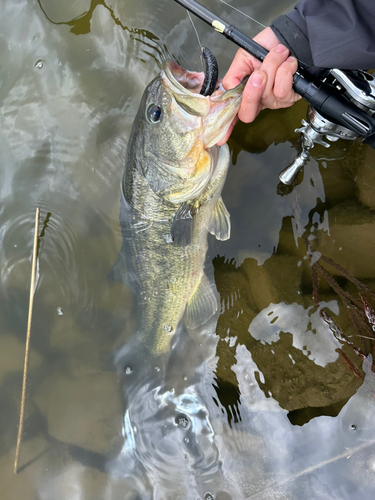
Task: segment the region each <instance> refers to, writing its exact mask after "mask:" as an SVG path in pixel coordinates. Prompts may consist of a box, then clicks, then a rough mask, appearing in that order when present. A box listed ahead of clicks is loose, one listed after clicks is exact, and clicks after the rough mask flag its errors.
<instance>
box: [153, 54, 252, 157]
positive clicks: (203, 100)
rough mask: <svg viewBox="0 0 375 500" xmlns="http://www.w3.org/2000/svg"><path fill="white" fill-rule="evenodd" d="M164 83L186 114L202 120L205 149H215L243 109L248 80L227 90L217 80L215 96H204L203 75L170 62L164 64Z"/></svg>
mask: <svg viewBox="0 0 375 500" xmlns="http://www.w3.org/2000/svg"><path fill="white" fill-rule="evenodd" d="M162 80H163V84H164V85H165V87H166V88H167V89H168V90H169V92H170V93H171V95H172V97H173V98H174V100H175V101H176V103H177V105H178V106H179V107H180V108H181V109H182V110H183V111H185V112H187V113H188V114H189V115H190V116H191V117H192V118H194V116H195V117H201V118H202V120H201V122H200V123H199V126H200V128H201V134H200V139H201V140H202V141H203V143H204V146H205V148H210V147H212V146H214V145H215V144H216V143H218V142H219V141H220V140H221V139H222V138H223V137H225V135H226V133H227V131H228V129H229V127H230V125H231V123H232V121H233V119H234V117H235V116H236V114H237V111H238V109H239V107H240V104H241V99H242V93H243V90H244V88H245V85H246V80H244V81H243V82H242V83H240V84H239V85H238V86H237V87H235V88H234V89H231V90H227V91H226V90H225V89H224V88H223V86H222V80H217V83H216V87H215V90H214V91H213V92H212V94H211V95H207V96H206V95H202V94H201V93H200V92H201V90H202V86H203V84H204V81H205V74H204V72H197V71H189V70H186V69H184V68H181V66H179V65H178V64H177V63H176V62H174V61H170V60H169V61H165V63H164V66H163V72H162ZM174 111H176V108H174ZM197 123H198V122H197Z"/></svg>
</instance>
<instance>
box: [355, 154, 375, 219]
mask: <svg viewBox="0 0 375 500" xmlns="http://www.w3.org/2000/svg"><path fill="white" fill-rule="evenodd" d="M363 156H364V158H363V161H361V162H359V163H358V167H357V170H356V173H355V182H356V185H357V194H358V199H359V201H360V202H361V203H362V204H363V205H365V206H366V207H368V208H370V209H371V210H375V189H374V186H375V151H374V150H373V149H372V148H364V151H363Z"/></svg>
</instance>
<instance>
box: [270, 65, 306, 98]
mask: <svg viewBox="0 0 375 500" xmlns="http://www.w3.org/2000/svg"><path fill="white" fill-rule="evenodd" d="M297 69H298V62H297V59H296V58H295V57H292V56H290V57H288V59H287V60H286V61H285V62H284V63H283V64H281V66H280V67H279V69H278V70H277V72H276V76H275V83H274V87H273V93H274V96H275V98H276V100H277V102H278V104H279V105H280V106H283V107H286V106H290V104H293V103H294V102H296V101H297V100H298V99H300V98H301V96H299V95H298V94H296V93H295V92H294V91H293V89H292V85H293V75H294V73H295V72H296V71H297Z"/></svg>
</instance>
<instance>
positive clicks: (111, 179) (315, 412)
mask: <svg viewBox="0 0 375 500" xmlns="http://www.w3.org/2000/svg"><path fill="white" fill-rule="evenodd" d="M233 3H235V4H236V6H237V7H238V8H240V9H242V10H244V11H245V12H247V13H248V14H250V15H252V16H254V17H256V18H257V19H259V20H260V21H261V22H262V23H264V24H267V23H269V22H271V21H272V19H274V18H275V17H276V16H277V15H279V14H280V13H282V12H285V11H287V10H288V9H289V8H290V7H291V5H292V4H293V2H291V1H289V0H284V1H283V2H280V1H278V2H276V1H271V0H270V1H266V2H258V1H245V0H240V1H238V2H233ZM205 5H207V6H208V7H209V8H211V9H213V10H215V11H216V12H218V14H219V15H222V16H223V17H226V18H227V19H231V20H232V22H233V23H235V24H236V25H237V26H238V27H240V28H242V29H244V31H246V32H247V33H248V34H249V35H252V36H254V35H255V34H256V33H257V31H258V27H257V26H256V24H253V23H251V22H250V21H248V20H246V22H245V20H244V18H243V17H242V16H241V15H240V14H238V13H235V12H233V11H230V9H229V8H228V7H226V6H224V5H222V4H220V3H219V2H217V1H214V0H210V1H207V2H205ZM196 26H197V29H198V31H199V33H200V36H201V39H202V43H203V44H204V45H206V46H208V47H209V48H210V49H211V50H212V51H213V52H214V53H215V55H216V56H217V58H218V61H219V66H220V68H221V74H224V71H225V69H226V68H227V67H228V65H229V63H230V61H231V58H232V56H233V54H234V52H235V48H234V47H233V46H232V45H231V44H230V43H229V42H228V41H226V40H225V39H223V38H222V37H220V36H219V35H218V34H216V33H214V32H212V31H210V30H209V29H208V28H206V27H205V26H204V25H203V24H202V23H201V22H199V21H197V22H196ZM0 51H1V56H2V57H1V66H0V165H1V167H0V207H1V209H0V234H1V243H2V252H1V267H0V270H1V290H0V293H1V301H0V321H1V330H0V497H1V499H2V500H14V499H16V498H17V499H18V498H22V499H23V500H34V499H38V500H39V499H40V500H50V499H52V498H53V499H54V500H60V499H61V500H68V499H69V500H72V499H77V500H78V499H79V500H81V499H85V500H93V499H106V500H107V499H108V500H117V499H122V500H123V499H129V500H130V499H133V500H135V499H142V500H143V499H151V498H154V499H160V500H161V499H163V500H165V499H168V500H169V499H177V498H181V499H187V500H190V499H192V500H197V499H198V498H200V499H202V500H203V499H205V500H208V499H211V498H215V499H217V500H229V499H233V500H235V499H236V500H237V499H241V498H252V499H268V498H269V499H288V500H294V499H296V500H299V499H303V498H319V499H330V500H332V499H340V500H343V499H354V498H361V499H370V498H373V497H374V494H375V486H374V484H375V424H374V422H375V418H374V417H375V404H374V392H373V391H374V390H375V380H374V377H373V374H372V372H371V360H372V358H371V353H372V348H373V341H371V340H370V339H371V335H372V334H371V328H370V329H369V327H368V325H366V323H365V322H364V321H362V320H361V319H358V315H357V316H356V315H355V314H354V320H353V313H352V312H351V310H352V309H353V307H354V306H353V304H355V303H354V302H353V301H352V302H350V301H351V300H352V299H350V297H355V299H353V300H357V302H356V304H357V309H360V307H361V299H360V298H359V295H358V291H357V287H356V286H355V284H353V283H352V281H353V280H351V279H349V278H348V276H349V275H347V274H345V273H344V274H343V272H342V269H341V268H337V266H336V267H334V266H332V265H331V264H329V263H327V262H325V263H324V262H322V260H321V259H320V260H318V264H320V263H322V264H323V266H324V268H326V269H327V271H328V272H329V274H328V275H326V277H325V278H324V276H323V274H324V269H323V271H320V274H319V300H320V305H321V307H324V308H325V310H326V311H328V312H329V313H330V314H331V316H332V317H333V318H334V319H335V320H336V322H337V324H339V326H340V327H341V329H342V331H343V332H344V334H345V337H346V341H345V340H341V341H339V340H337V338H335V336H334V334H333V332H332V328H333V327H331V329H330V328H328V325H327V323H326V322H324V321H323V320H322V318H321V316H320V315H319V312H318V310H317V307H316V306H315V305H314V301H313V298H312V295H313V288H314V287H313V284H312V283H313V281H314V280H313V279H312V278H313V277H312V267H311V262H314V261H316V260H317V259H318V258H319V257H320V256H321V254H323V256H328V257H330V258H332V259H333V260H334V261H335V262H336V263H337V264H339V265H341V266H344V267H345V268H346V269H347V270H348V271H349V272H350V273H352V274H353V275H354V276H355V277H356V278H358V279H360V280H361V281H362V282H364V283H366V284H367V285H369V286H370V287H371V288H373V289H374V288H375V264H374V260H373V258H372V255H373V251H374V248H375V238H374V234H375V231H374V229H375V215H374V212H373V211H372V210H374V209H375V196H374V194H373V193H374V190H373V186H374V185H375V170H374V159H375V154H374V151H372V150H371V149H370V148H368V147H361V146H360V145H359V144H343V143H338V144H335V145H333V146H332V147H331V148H330V149H329V150H323V148H321V147H319V146H317V147H316V148H315V149H314V154H313V156H314V158H312V159H311V161H310V162H309V164H308V166H307V167H306V168H305V172H304V175H303V176H301V177H300V178H299V183H298V185H297V186H295V187H294V188H293V189H291V188H285V187H282V186H280V185H279V184H278V173H279V171H280V170H281V169H282V168H284V167H285V166H286V165H287V164H288V163H289V162H290V161H291V159H292V158H293V157H294V155H295V145H296V143H297V137H296V136H295V134H294V132H293V130H294V128H295V127H297V126H299V123H300V120H301V118H303V117H304V114H305V110H306V106H305V104H304V103H301V102H300V103H298V104H297V105H295V106H294V107H293V109H291V110H284V111H273V112H263V113H262V114H261V116H260V117H259V118H258V119H257V120H256V122H255V123H253V124H251V125H247V126H245V125H241V124H240V125H239V126H237V128H236V130H235V133H234V135H233V137H232V139H231V141H230V147H231V151H232V163H233V166H232V167H231V170H230V172H229V175H228V179H227V182H226V186H225V189H224V192H223V198H224V201H225V203H226V205H227V207H228V210H229V211H230V213H231V221H232V236H231V239H230V240H229V241H227V242H220V243H219V242H217V241H214V239H213V238H210V241H209V244H210V246H209V253H208V258H207V261H208V262H209V263H210V262H212V263H213V267H214V275H215V282H216V287H217V289H218V292H219V294H220V299H221V311H220V314H219V315H218V316H217V317H215V318H213V319H212V320H211V321H210V322H208V323H207V324H206V325H204V327H202V328H200V329H198V330H196V331H195V333H194V336H192V337H188V336H186V335H180V336H177V337H178V338H176V342H175V349H174V352H173V356H172V359H171V361H170V367H169V372H168V379H167V381H166V385H165V386H164V387H163V389H161V388H160V387H159V386H158V385H157V383H154V384H153V386H152V381H150V380H148V381H145V383H144V385H143V386H141V388H140V389H139V391H138V392H137V393H136V394H135V393H134V391H133V393H132V398H131V399H132V401H131V402H130V401H129V397H128V396H129V394H128V393H127V383H128V382H127V380H130V379H127V378H126V377H127V376H129V377H131V376H132V374H131V373H125V375H124V376H123V377H120V376H119V375H118V373H117V372H116V370H115V367H114V362H113V354H114V352H116V349H118V348H119V346H121V345H122V344H123V342H125V341H126V340H128V339H129V338H130V337H131V335H132V334H133V332H134V329H135V318H136V305H135V301H134V297H133V296H132V294H131V292H130V290H129V289H128V288H127V287H126V286H125V285H123V284H121V283H118V282H115V281H111V280H110V279H109V278H108V274H109V272H110V270H111V267H112V265H113V264H114V262H115V260H116V258H117V254H118V251H119V249H120V246H121V234H120V227H119V223H118V214H119V209H120V181H121V177H122V172H123V166H124V165H123V164H124V156H125V149H126V143H127V139H128V137H129V132H130V129H131V125H132V121H133V118H134V116H135V113H136V110H137V108H138V104H139V100H140V97H141V94H142V92H143V89H144V87H145V86H146V83H148V82H149V81H150V80H151V79H152V78H153V77H154V76H155V75H156V74H157V72H158V71H159V67H160V64H161V62H162V60H163V59H165V58H166V57H173V58H175V59H176V60H177V61H178V62H179V63H180V64H181V65H183V66H185V67H187V68H190V69H199V68H200V60H199V46H198V43H197V42H196V41H195V38H194V34H193V30H192V26H191V24H190V21H189V20H188V18H187V16H186V15H185V13H184V11H183V10H182V9H181V8H180V7H179V6H177V5H175V4H174V2H172V1H167V0H160V1H159V2H151V1H145V0H138V1H137V2H135V1H134V2H133V1H129V0H127V1H113V2H112V3H106V2H105V1H104V0H91V1H90V0H69V1H65V2H59V1H58V0H38V1H35V2H31V1H28V0H12V1H3V2H2V3H1V4H0ZM36 206H39V207H40V209H41V228H40V239H39V262H38V282H37V288H36V295H35V302H34V318H33V326H32V340H31V358H30V366H29V380H28V399H27V405H26V413H27V420H26V427H25V431H24V435H23V444H22V448H21V455H20V472H19V474H18V475H16V476H14V475H13V462H14V456H15V443H16V436H17V425H18V418H19V411H20V398H21V385H22V369H23V356H24V345H25V330H26V323H27V312H28V293H29V279H30V263H31V252H32V241H33V225H34V214H35V208H36ZM304 237H305V238H308V242H309V243H310V245H311V252H313V254H312V258H313V260H311V258H310V255H309V253H308V251H307V247H306V244H305V241H304V239H303V238H304ZM311 252H310V253H311ZM314 269H316V268H314ZM322 273H323V274H322ZM332 276H333V277H334V278H336V282H337V283H338V284H339V286H340V287H341V288H338V287H337V286H336V285H335V284H334V282H332ZM329 282H330V283H331V285H332V284H333V286H334V288H335V290H334V289H333V288H332V286H330V285H329ZM344 292H345V293H344ZM367 296H368V294H367ZM345 301H346V302H345ZM348 301H349V302H348ZM348 305H350V307H351V308H348ZM348 311H349V313H348ZM356 318H357V320H356ZM362 318H363V316H362ZM356 321H357V324H356ZM361 321H362V322H361ZM358 322H359V323H360V324H359V326H358ZM358 328H359V329H358ZM333 329H334V328H333ZM359 330H360V332H362V338H360V337H359V333H358V331H359ZM337 336H338V335H337V332H336V337H337ZM366 337H370V339H368V338H366ZM350 343H353V345H354V347H355V349H353V346H351V345H350ZM358 349H360V350H361V353H362V357H361V356H360V355H358V352H359V351H358ZM155 380H157V376H155ZM149 383H151V385H148V384H149Z"/></svg>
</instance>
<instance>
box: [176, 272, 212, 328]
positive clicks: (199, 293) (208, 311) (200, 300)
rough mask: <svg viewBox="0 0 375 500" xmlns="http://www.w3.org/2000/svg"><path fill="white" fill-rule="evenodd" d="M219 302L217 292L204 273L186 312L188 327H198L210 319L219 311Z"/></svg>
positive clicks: (185, 318) (185, 319)
mask: <svg viewBox="0 0 375 500" xmlns="http://www.w3.org/2000/svg"><path fill="white" fill-rule="evenodd" d="M217 308H218V304H217V299H216V296H215V293H214V291H213V289H212V287H211V285H210V282H209V281H208V278H207V276H206V275H205V274H204V273H203V274H202V278H201V280H200V282H199V284H198V286H197V288H196V290H195V292H194V295H193V296H192V297H191V299H190V300H189V302H188V304H187V306H186V312H185V317H184V321H185V325H186V327H187V328H197V327H198V326H200V325H203V324H204V323H206V321H208V320H209V319H210V318H211V317H212V316H213V315H214V314H215V313H216V311H217Z"/></svg>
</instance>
